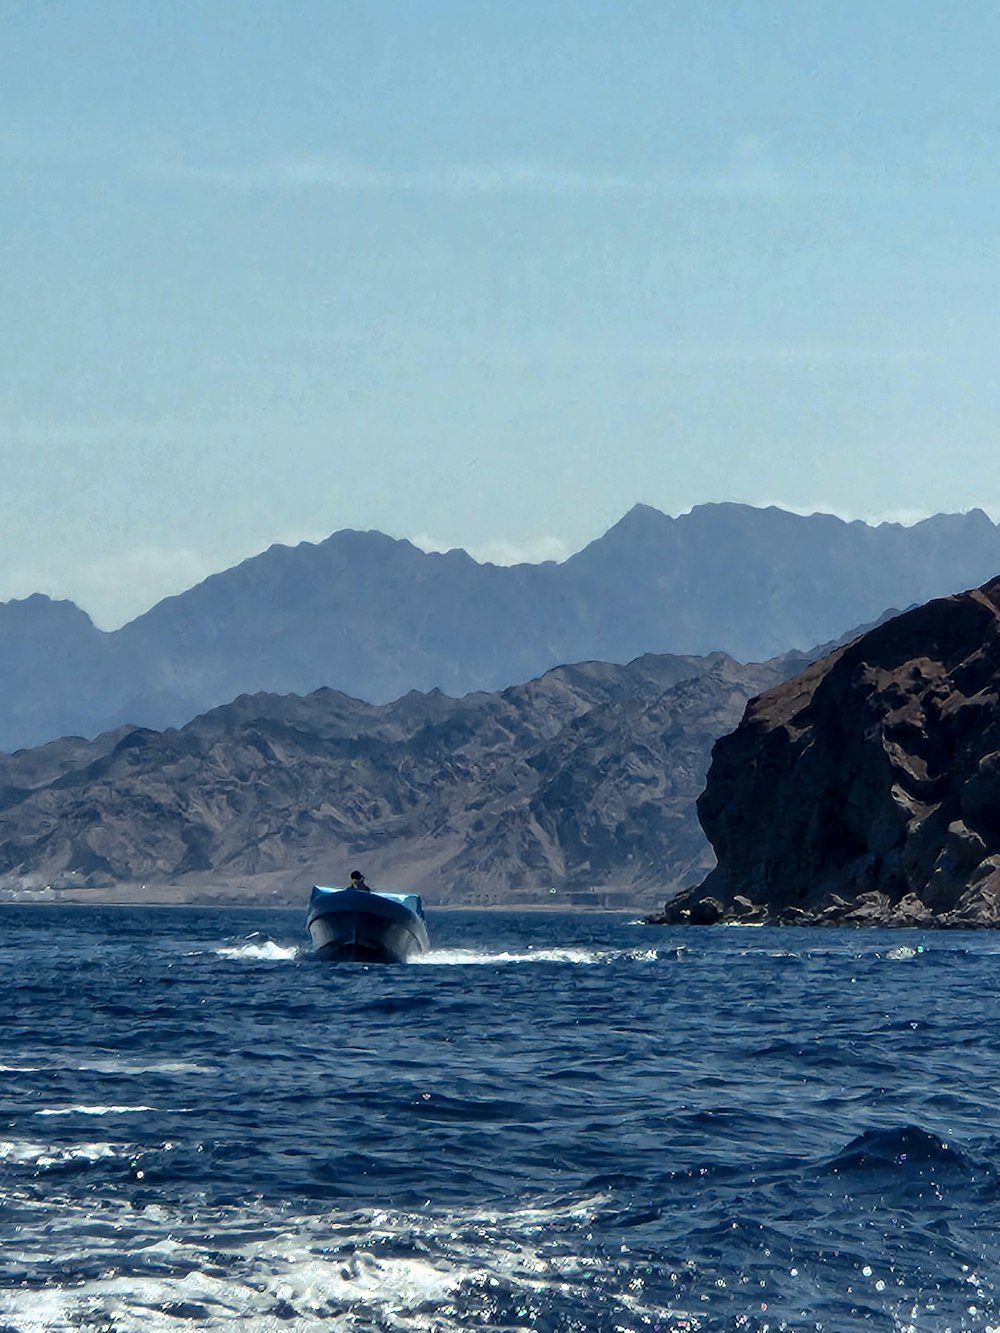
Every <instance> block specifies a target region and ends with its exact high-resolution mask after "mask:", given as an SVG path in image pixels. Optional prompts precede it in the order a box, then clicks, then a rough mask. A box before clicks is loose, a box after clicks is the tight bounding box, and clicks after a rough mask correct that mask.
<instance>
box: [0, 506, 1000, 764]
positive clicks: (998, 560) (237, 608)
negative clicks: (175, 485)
mask: <svg viewBox="0 0 1000 1333" xmlns="http://www.w3.org/2000/svg"><path fill="white" fill-rule="evenodd" d="M998 571H1000V529H998V527H997V525H995V524H994V523H993V522H992V521H991V520H990V519H989V518H988V516H987V515H986V514H985V513H983V512H982V511H981V510H973V511H971V512H970V513H967V514H939V515H936V516H935V517H933V518H929V519H927V520H925V521H924V522H921V523H917V524H915V525H913V526H910V527H905V526H902V525H899V524H892V523H883V524H879V525H878V526H870V525H868V524H865V523H862V522H858V521H856V522H845V521H843V520H841V519H839V518H835V517H833V516H831V515H828V514H813V515H810V516H808V517H803V516H800V515H797V514H792V513H788V512H786V511H784V510H781V509H777V508H767V509H758V508H753V507H751V506H747V505H739V504H707V505H701V506H698V507H696V508H695V509H693V510H692V511H691V512H690V513H688V514H684V515H682V516H680V517H677V518H672V517H669V516H668V515H666V514H663V513H660V512H659V511H658V510H655V509H652V508H650V507H648V506H645V505H637V506H636V507H635V508H634V509H632V510H631V511H630V512H629V513H628V514H626V515H625V517H624V518H622V519H621V520H620V522H618V523H617V524H615V526H614V527H612V528H611V529H610V530H609V531H608V532H607V533H605V534H604V535H603V536H602V537H600V538H599V539H598V540H596V541H594V542H592V543H591V544H590V545H588V546H587V547H585V548H584V549H583V550H581V551H579V552H578V553H577V554H575V555H573V556H571V557H570V558H569V559H567V560H565V561H563V562H562V563H558V564H557V563H555V562H547V563H544V564H537V565H531V564H522V565H515V566H512V567H499V566H495V565H489V564H478V563H477V562H476V561H475V560H473V559H472V558H471V557H470V556H469V555H468V554H466V553H465V552H464V551H460V550H453V551H449V552H446V553H444V554H429V553H426V552H423V551H421V550H419V549H418V548H417V547H415V546H414V545H412V544H411V543H410V542H408V541H402V540H395V539H393V538H390V537H387V536H385V535H384V534H382V533H378V532H354V531H342V532H337V533H334V534H333V535H332V536H331V537H329V538H328V539H326V540H325V541H323V542H320V543H318V544H311V543H307V542H304V543H302V544H300V545H298V546H295V547H286V546H272V547H271V548H270V549H268V550H267V551H265V552H264V553H262V554H261V555H258V556H254V557H253V558H251V559H248V560H245V561H243V562H242V563H241V564H239V565H237V566H235V567H233V568H232V569H228V570H225V571H223V572H221V573H219V574H214V575H212V576H211V577H210V578H207V579H205V580H204V582H202V583H200V584H198V585H197V586H196V587H194V588H191V589H190V590H188V591H187V592H184V593H182V594H180V595H178V596H175V597H169V598H166V599H164V600H163V601H161V602H159V603H158V604H157V605H156V606H154V607H152V608H151V609H150V610H149V611H147V612H146V613H145V614H144V615H141V616H139V617H138V618H137V619H135V620H133V621H131V622H130V623H129V624H127V625H124V626H123V627H122V628H120V629H118V630H115V631H113V632H104V631H101V630H98V629H97V628H96V627H95V626H94V624H93V623H92V621H91V620H90V618H89V617H88V616H87V615H86V613H85V612H84V611H82V610H80V609H79V608H78V607H76V606H75V605H74V604H73V603H71V602H57V601H52V600H51V599H49V598H48V597H46V596H44V595H41V594H35V595H33V596H31V597H28V598H26V599H24V600H21V601H13V602H7V603H4V604H0V749H3V750H6V751H11V750H14V749H16V748H18V747H26V746H35V745H39V744H42V743H44V742H47V741H50V740H53V739H56V738H58V737H61V736H65V735H81V736H84V737H94V736H97V735H98V734H99V733H101V732H103V731H107V730H109V729H114V728H116V727H119V726H122V725H126V724H133V725H141V726H146V727H150V728H157V729H159V728H163V727H170V726H180V725H183V724H184V723H186V722H188V721H190V720H191V719H192V718H194V717H195V716H196V715H198V714H200V713H202V712H204V711H205V710H206V709H210V708H213V707H216V706H218V705H222V704H225V703H227V702H229V701H231V700H233V699H234V698H236V697H237V696H239V695H240V694H244V693H256V692H260V691H265V692H271V693H277V694H286V693H297V694H307V693H310V692H312V691H314V690H316V689H319V688H321V687H329V688H335V689H337V690H340V691H342V692H344V693H345V694H348V695H351V696H353V697H356V698H358V699H362V700H365V701H366V702H368V703H373V704H376V703H385V702H388V701H390V700H393V699H396V698H400V697H401V696H403V695H404V694H406V693H407V692H408V691H410V690H413V689H417V690H421V691H428V690H432V689H440V690H443V691H445V692H446V693H447V694H449V695H453V696H459V695H462V694H465V693H468V692H470V691H489V692H495V691H498V690H502V689H504V688H506V687H508V686H510V685H513V684H516V683H517V682H519V681H525V680H528V679H531V678H533V677H537V676H539V675H541V674H542V673H544V672H545V671H547V670H549V669H551V668H552V667H555V666H558V665H562V664H565V663H569V662H579V661H588V660H601V661H608V662H616V663H626V662H629V661H632V660H633V659H635V658H637V657H639V656H641V655H643V654H646V653H651V652H652V653H671V654H681V655H701V656H704V655H707V654H709V653H712V652H715V651H723V652H725V653H727V654H729V655H730V656H732V657H733V658H735V659H736V660H738V661H741V662H747V661H764V660H767V659H770V658H772V657H775V656H779V655H781V654H782V653H784V652H786V651H788V650H791V649H795V648H798V649H802V648H808V647H809V645H811V644H815V643H819V642H824V641H828V640H831V639H834V638H837V637H838V636H840V635H841V634H842V633H843V632H844V630H845V629H847V628H849V627H850V626H853V625H857V624H861V623H866V622H871V621H874V620H875V619H877V618H878V617H879V616H880V615H881V614H882V613H883V612H884V611H885V610H886V609H887V608H890V607H904V606H908V605H911V604H913V603H916V602H923V601H926V600H927V599H929V598H931V597H933V596H937V595H942V594H946V593H950V592H953V591H955V590H957V589H962V588H966V587H971V586H975V585H978V584H981V583H983V582H984V581H985V580H986V579H988V578H990V577H992V576H993V575H994V574H996V573H997V572H998Z"/></svg>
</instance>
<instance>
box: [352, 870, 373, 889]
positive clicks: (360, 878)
mask: <svg viewBox="0 0 1000 1333" xmlns="http://www.w3.org/2000/svg"><path fill="white" fill-rule="evenodd" d="M351 888H352V889H361V890H362V891H363V892H364V893H371V886H370V885H368V884H366V883H365V877H364V875H362V873H361V871H360V870H352V871H351Z"/></svg>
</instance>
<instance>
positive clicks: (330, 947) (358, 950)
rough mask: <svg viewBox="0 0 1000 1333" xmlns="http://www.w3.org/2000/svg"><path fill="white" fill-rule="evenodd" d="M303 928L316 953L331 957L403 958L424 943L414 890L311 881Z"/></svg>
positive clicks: (419, 906)
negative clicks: (346, 886)
mask: <svg viewBox="0 0 1000 1333" xmlns="http://www.w3.org/2000/svg"><path fill="white" fill-rule="evenodd" d="M306 929H307V930H308V931H309V935H310V938H311V939H312V942H313V946H314V948H315V950H316V956H317V957H318V958H322V959H323V960H324V961H326V962H331V963H405V962H406V960H407V959H408V958H415V957H416V956H417V955H418V954H422V953H424V952H425V951H426V950H427V949H428V948H430V943H429V941H428V938H427V923H426V921H425V919H424V908H423V904H422V903H421V901H420V895H419V894H416V893H384V892H382V890H381V889H369V888H367V887H366V888H363V889H356V888H349V889H333V888H327V887H326V886H325V885H322V884H315V885H313V891H312V894H311V895H310V897H309V914H308V916H307V917H306Z"/></svg>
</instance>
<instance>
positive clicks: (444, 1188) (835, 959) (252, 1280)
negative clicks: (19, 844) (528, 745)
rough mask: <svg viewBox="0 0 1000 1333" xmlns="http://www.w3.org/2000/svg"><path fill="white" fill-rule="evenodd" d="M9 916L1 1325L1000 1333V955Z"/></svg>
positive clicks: (177, 917)
mask: <svg viewBox="0 0 1000 1333" xmlns="http://www.w3.org/2000/svg"><path fill="white" fill-rule="evenodd" d="M302 920H303V913H301V912H261V913H258V914H256V915H255V914H253V913H251V912H233V911H222V910H219V911H211V910H193V909H191V910H189V909H160V910H156V909H98V908H95V909H90V908H75V909H58V908H55V907H48V906H39V907H6V908H2V909H0V1333H12V1331H13V1330H17V1331H18V1333H28V1331H29V1330H30V1331H31V1333H35V1330H45V1331H46V1333H48V1331H50V1330H63V1329H74V1330H93V1331H98V1330H99V1331H101V1333H111V1331H112V1330H114V1331H115V1333H124V1331H125V1330H144V1331H145V1330H154V1331H158V1330H165V1329H170V1330H177V1331H178V1333H184V1330H194V1329H198V1330H201V1329H233V1328H237V1327H240V1328H246V1329H254V1330H271V1329H273V1330H279V1329H280V1330H286V1331H287V1333H304V1331H305V1330H320V1329H322V1330H345V1331H346V1330H350V1331H351V1333H355V1331H358V1333H360V1331H362V1330H372V1331H374V1330H379V1331H383V1330H417V1329H419V1330H439V1331H441V1333H445V1331H446V1330H452V1329H497V1330H501V1329H502V1330H519V1329H541V1330H552V1331H553V1333H554V1331H555V1330H588V1331H589V1330H602V1331H603V1330H607V1331H608V1333H614V1331H618V1330H622V1331H625V1333H632V1331H634V1333H640V1331H641V1330H656V1329H659V1330H667V1329H669V1330H675V1331H677V1333H680V1330H685V1331H688V1333H690V1331H691V1330H714V1329H719V1330H754V1331H755V1333H762V1331H763V1330H773V1329H795V1330H812V1329H822V1330H830V1333H852V1330H855V1329H858V1330H861V1329H864V1330H872V1329H876V1330H883V1329H885V1330H901V1331H902V1330H925V1329H926V1330H933V1331H934V1333H943V1331H944V1330H957V1329H970V1330H971V1329H976V1330H989V1329H995V1328H1000V1296H998V1292H997V1282H998V1267H997V1266H998V1260H1000V1232H998V1224H1000V1193H998V1166H1000V1000H998V992H1000V936H997V935H994V934H990V933H979V934H972V933H954V934H930V933H917V932H910V931H897V932H891V933H890V932H879V931H854V932H847V931H805V930H791V929H789V930H769V929H760V930H754V929H725V928H716V929H714V930H712V929H704V930H699V929H693V928H687V929H676V930H666V929H655V928H649V927H643V926H641V925H638V924H637V923H635V922H633V921H629V920H628V918H626V917H623V916H612V915H608V916H599V915H583V914H581V915H577V916H562V915H554V914H553V915H534V916H507V915H501V914H485V913H434V912H433V911H431V912H430V913H429V925H430V931H431V940H432V945H433V946H434V948H435V952H434V953H433V954H432V955H431V956H430V957H429V959H427V960H426V961H424V962H421V963H419V964H413V963H411V964H408V965H406V966H401V967H382V968H365V967H360V966H339V967H338V966H333V965H324V964H318V963H316V962H315V961H313V960H311V959H310V958H309V956H308V952H307V949H306V947H305V941H304V938H303V935H302Z"/></svg>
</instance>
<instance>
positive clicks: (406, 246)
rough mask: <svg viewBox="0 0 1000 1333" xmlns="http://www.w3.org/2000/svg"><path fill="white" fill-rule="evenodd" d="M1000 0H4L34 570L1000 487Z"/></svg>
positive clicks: (184, 580) (144, 591)
mask: <svg viewBox="0 0 1000 1333" xmlns="http://www.w3.org/2000/svg"><path fill="white" fill-rule="evenodd" d="M998 42H1000V7H998V6H996V5H995V4H993V3H992V2H990V3H987V2H986V0H963V2H962V3H961V4H959V5H956V4H954V3H953V0H947V2H946V3H945V2H942V3H938V0H879V2H878V3H876V4H872V3H871V0H746V2H741V0H712V3H709V4H696V3H692V0H651V2H650V3H645V2H642V0H600V2H595V0H529V2H527V3H522V0H397V2H396V3H382V2H381V0H364V2H363V3H361V2H357V3H355V2H354V0H274V3H271V2H270V0H173V2H171V0H143V2H142V3H134V2H131V0H114V3H108V2H105V0H0V480H2V494H3V514H2V518H3V521H2V524H0V599H7V598H11V597H23V596H27V595H28V594H30V593H32V592H36V591H37V592H45V593H48V594H50V595H52V596H58V597H69V598H72V599H73V600H74V601H75V602H77V604H78V605H80V606H82V607H83V608H84V609H85V610H86V611H88V612H89V613H90V614H91V616H92V617H93V618H94V620H95V623H97V624H99V625H100V626H101V627H102V628H113V627H115V626H116V625H119V624H121V623H123V622H124V621H126V620H128V619H130V618H131V617H133V616H135V615H137V614H139V613H140V612H142V611H143V610H145V609H147V608H148V607H149V606H151V605H152V604H154V603H155V602H156V601H157V600H159V599H160V598H161V597H163V596H165V595H168V594H170V593H175V592H179V591H181V590H183V589H184V588H187V587H189V586H191V585H192V584H193V583H195V582H197V581H198V580H200V579H201V578H203V577H205V576H206V575H207V574H209V573H211V572H212V571H214V570H217V569H223V568H226V567H228V566H230V565H232V564H234V563H236V562H237V561H239V560H241V559H243V558H245V557H247V556H249V555H252V554H254V553H256V552H258V551H261V550H263V549H265V548H266V547H267V546H269V545H270V544H272V543H273V542H286V543H294V542H297V541H300V540H313V541H315V540H320V539H322V538H323V537H325V536H328V535H329V534H330V533H332V532H334V531H337V530H339V529H341V528H359V529H371V528H375V529H379V530H381V531H383V532H387V533H389V534H391V535H392V536H395V537H406V538H409V539H411V540H413V541H416V542H417V543H418V544H419V545H422V546H423V547H425V548H426V549H447V548H448V547H450V546H462V547H464V548H465V549H466V550H469V551H470V552H471V553H472V554H473V555H475V556H476V557H477V558H478V559H492V560H496V561H498V562H505V563H506V562H510V561H513V560H517V559H527V560H540V559H546V558H553V559H559V558H562V557H564V556H566V555H568V554H570V553H571V552H573V551H575V550H578V549H580V548H581V547H582V546H584V545H585V544H586V543H587V542H588V541H591V540H593V539H594V538H596V537H598V536H600V535H601V533H603V532H604V531H606V530H607V528H608V527H610V526H611V525H612V524H613V523H615V522H616V521H617V520H618V519H619V518H620V517H621V516H622V515H623V514H624V513H625V512H626V511H627V510H628V509H629V508H630V507H631V506H632V505H633V504H635V503H636V502H643V503H646V504H650V505H653V506H655V507H656V508H658V509H661V510H663V511H664V512H666V513H670V514H680V513H683V512H686V511H687V510H689V509H690V508H691V507H692V506H693V505H696V504H701V503H706V502H711V501H721V500H735V501H741V502H745V503H748V504H755V505H766V504H779V505H782V506H783V507H786V508H789V509H794V510H797V511H800V512H803V513H809V512H812V511H814V510H822V511H825V512H831V513H838V514H841V515H844V516H845V517H861V518H866V519H869V520H870V521H881V520H885V519H891V520H899V521H913V520H914V519H916V518H918V517H921V516H924V515H927V514H931V513H935V512H940V511H948V512H959V511H964V510H967V509H970V508H972V507H974V506H979V507H981V508H984V509H985V510H986V511H987V512H988V513H989V514H990V515H991V516H992V517H993V518H994V519H1000V475H998V468H997V464H996V461H995V460H996V458H997V447H996V445H997V434H998V425H1000V376H998V375H997V373H996V369H995V364H994V362H995V358H996V349H997V347H998V346H1000V338H998V334H1000V230H998V229H1000V221H998V219H1000V174H998V172H997V169H996V161H997V156H998V154H997V149H998V143H1000V81H998V80H997V78H996V69H995V58H994V53H995V51H996V50H997V47H998Z"/></svg>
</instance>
